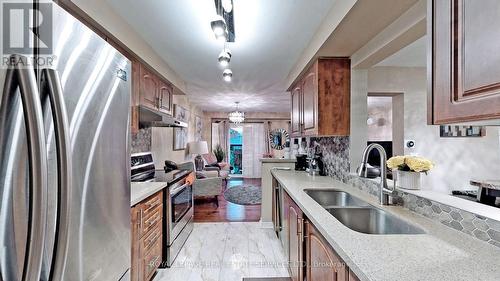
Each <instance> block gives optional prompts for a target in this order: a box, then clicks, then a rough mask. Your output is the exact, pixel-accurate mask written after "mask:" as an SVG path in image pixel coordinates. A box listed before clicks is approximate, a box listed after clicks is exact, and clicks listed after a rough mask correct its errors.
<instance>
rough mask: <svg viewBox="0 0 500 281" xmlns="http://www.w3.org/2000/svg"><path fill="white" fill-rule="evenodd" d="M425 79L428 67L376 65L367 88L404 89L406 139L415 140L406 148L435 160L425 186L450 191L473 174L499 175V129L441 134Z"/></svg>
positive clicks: (382, 89)
mask: <svg viewBox="0 0 500 281" xmlns="http://www.w3.org/2000/svg"><path fill="white" fill-rule="evenodd" d="M426 79H427V78H426V69H425V68H402V67H375V68H372V69H370V70H369V71H368V92H370V93H372V92H402V93H403V96H404V116H405V117H404V135H405V139H407V140H408V139H412V140H415V141H416V147H415V148H414V149H407V148H405V151H404V152H405V154H410V153H415V154H418V155H421V156H424V157H427V158H429V159H431V160H432V161H433V162H434V163H435V164H436V167H435V168H434V170H432V171H431V172H430V173H429V175H427V176H424V177H423V185H424V187H425V189H432V190H434V191H440V192H449V191H450V190H453V189H464V188H466V187H467V186H468V185H469V184H468V183H469V180H470V179H472V178H479V179H497V178H498V173H499V172H500V143H499V129H498V128H497V127H488V128H487V133H486V137H482V138H440V137H439V126H429V125H427V89H426V87H427V80H426ZM355 82H356V81H355V80H353V84H354V83H355ZM353 88H355V85H353ZM360 100H361V99H360ZM356 114H357V113H354V115H356ZM361 114H364V112H362V113H361ZM354 130H356V128H354ZM356 134H360V133H359V132H357V133H356Z"/></svg>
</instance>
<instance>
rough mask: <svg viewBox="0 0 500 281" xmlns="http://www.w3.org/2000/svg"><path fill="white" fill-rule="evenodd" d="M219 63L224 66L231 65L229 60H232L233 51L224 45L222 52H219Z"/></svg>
mask: <svg viewBox="0 0 500 281" xmlns="http://www.w3.org/2000/svg"><path fill="white" fill-rule="evenodd" d="M218 61H219V64H220V65H221V66H223V67H227V66H228V65H229V62H230V61H231V51H230V50H229V49H228V48H226V47H224V49H223V50H222V52H220V54H219V59H218Z"/></svg>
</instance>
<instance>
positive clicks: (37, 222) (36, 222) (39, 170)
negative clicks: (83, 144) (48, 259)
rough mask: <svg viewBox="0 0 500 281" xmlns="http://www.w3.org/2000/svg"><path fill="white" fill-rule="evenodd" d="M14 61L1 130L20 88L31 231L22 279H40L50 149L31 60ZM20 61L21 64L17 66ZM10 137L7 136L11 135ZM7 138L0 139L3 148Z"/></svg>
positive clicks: (17, 58) (1, 107) (0, 110)
mask: <svg viewBox="0 0 500 281" xmlns="http://www.w3.org/2000/svg"><path fill="white" fill-rule="evenodd" d="M9 61H10V62H12V64H11V65H9V68H8V69H7V74H6V79H5V84H4V95H3V98H2V103H1V105H0V132H4V131H5V130H6V128H7V127H8V124H6V122H7V119H8V118H7V117H8V114H9V113H8V111H9V106H10V105H11V103H12V101H13V97H14V95H15V94H16V90H17V89H18V88H19V90H20V91H19V92H20V94H21V103H22V108H23V114H24V122H25V126H26V137H27V143H28V163H29V188H28V190H29V191H28V192H29V201H28V210H29V211H28V233H27V242H26V244H27V245H26V252H25V259H24V264H23V270H22V280H23V281H32V280H39V279H40V272H41V268H42V258H43V247H44V244H45V228H46V222H47V152H46V149H45V147H46V145H45V134H44V127H43V113H42V105H41V101H40V96H39V92H38V87H37V84H36V78H35V72H34V70H33V67H31V66H29V64H28V63H27V62H28V61H29V59H28V58H27V57H24V56H21V55H12V56H10V58H9ZM19 62H24V63H21V66H20V67H19V66H17V64H19ZM8 137H9V136H5V138H8ZM4 142H5V139H4V138H0V146H2V147H3V145H4Z"/></svg>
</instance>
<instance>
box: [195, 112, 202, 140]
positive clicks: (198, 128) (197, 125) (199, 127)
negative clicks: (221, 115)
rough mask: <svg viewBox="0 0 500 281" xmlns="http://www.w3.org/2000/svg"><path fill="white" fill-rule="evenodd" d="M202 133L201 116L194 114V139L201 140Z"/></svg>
mask: <svg viewBox="0 0 500 281" xmlns="http://www.w3.org/2000/svg"><path fill="white" fill-rule="evenodd" d="M202 134H203V121H202V120H201V117H200V116H198V115H195V116H194V139H195V140H196V141H201V140H202V138H203V137H202Z"/></svg>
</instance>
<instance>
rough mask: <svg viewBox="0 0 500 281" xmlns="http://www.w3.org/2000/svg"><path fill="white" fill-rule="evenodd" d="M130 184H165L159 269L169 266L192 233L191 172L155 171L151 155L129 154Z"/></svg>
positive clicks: (148, 153) (146, 153)
mask: <svg viewBox="0 0 500 281" xmlns="http://www.w3.org/2000/svg"><path fill="white" fill-rule="evenodd" d="M131 165H132V168H131V170H132V172H131V175H132V181H133V182H165V183H166V186H167V187H166V188H165V189H164V192H163V241H165V242H164V243H163V257H162V263H161V266H160V267H170V266H172V263H173V262H174V260H175V258H176V257H177V254H179V251H180V250H181V248H182V246H183V245H184V243H185V242H186V240H187V238H188V237H189V234H190V233H191V231H192V230H193V215H194V209H193V187H192V186H191V184H189V183H188V182H187V181H186V178H187V176H188V175H189V173H190V171H188V170H173V171H170V172H165V171H164V170H156V169H155V165H154V162H153V155H152V154H151V152H145V153H137V154H133V155H132V159H131Z"/></svg>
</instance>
